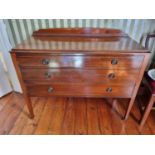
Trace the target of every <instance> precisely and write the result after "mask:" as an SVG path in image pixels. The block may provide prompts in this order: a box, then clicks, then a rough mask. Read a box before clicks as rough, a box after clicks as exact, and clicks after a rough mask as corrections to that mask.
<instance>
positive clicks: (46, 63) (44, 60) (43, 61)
mask: <svg viewBox="0 0 155 155" xmlns="http://www.w3.org/2000/svg"><path fill="white" fill-rule="evenodd" d="M49 62H50V61H49V59H43V60H42V64H43V65H48V64H49Z"/></svg>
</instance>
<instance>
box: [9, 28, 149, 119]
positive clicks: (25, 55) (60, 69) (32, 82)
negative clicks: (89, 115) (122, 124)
mask: <svg viewBox="0 0 155 155" xmlns="http://www.w3.org/2000/svg"><path fill="white" fill-rule="evenodd" d="M11 56H12V59H13V62H14V65H15V68H16V71H17V74H18V77H19V81H20V84H21V87H22V89H23V94H24V96H25V99H26V103H27V105H28V109H29V111H30V117H31V118H33V117H34V114H33V109H32V104H31V101H30V97H31V96H65V97H66V96H67V97H110V98H114V99H117V98H130V102H129V106H128V109H127V111H126V114H125V119H127V118H128V116H129V113H130V111H131V108H132V106H133V103H134V100H135V97H136V94H137V91H138V88H139V85H140V83H141V80H142V77H143V74H144V71H145V68H146V66H147V63H148V59H149V51H148V50H147V49H145V48H143V47H142V46H140V45H139V44H138V43H136V42H135V41H134V40H132V39H131V38H129V37H128V35H127V34H125V33H123V32H122V31H120V30H116V29H99V28H97V29H95V28H73V29H65V28H57V29H40V30H38V31H35V32H34V33H33V36H32V37H30V38H29V39H28V40H26V41H24V42H23V43H21V44H20V45H17V46H16V47H15V48H14V49H12V51H11Z"/></svg>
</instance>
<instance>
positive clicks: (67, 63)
mask: <svg viewBox="0 0 155 155" xmlns="http://www.w3.org/2000/svg"><path fill="white" fill-rule="evenodd" d="M17 61H18V63H19V65H20V66H22V67H44V68H103V69H116V68H120V69H130V68H132V69H137V68H140V67H141V64H142V61H143V56H141V55H138V56H132V55H125V56H117V55H113V56H83V55H79V56H78V55H64V56H49V55H47V56H46V55H45V56H37V55H36V56H19V57H18V56H17Z"/></svg>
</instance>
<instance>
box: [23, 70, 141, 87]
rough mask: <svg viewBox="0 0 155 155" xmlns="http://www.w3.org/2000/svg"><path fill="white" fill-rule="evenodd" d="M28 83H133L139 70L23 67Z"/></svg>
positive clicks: (24, 77) (24, 76)
mask: <svg viewBox="0 0 155 155" xmlns="http://www.w3.org/2000/svg"><path fill="white" fill-rule="evenodd" d="M21 72H22V75H23V79H24V81H25V82H26V83H32V84H35V83H37V82H38V83H41V82H42V83H48V82H57V83H63V82H65V83H67V82H73V83H107V84H119V85H124V84H125V85H133V84H135V82H136V79H137V76H138V74H139V70H137V69H135V70H116V69H114V70H102V69H96V70H95V69H34V68H33V69H32V68H23V69H21Z"/></svg>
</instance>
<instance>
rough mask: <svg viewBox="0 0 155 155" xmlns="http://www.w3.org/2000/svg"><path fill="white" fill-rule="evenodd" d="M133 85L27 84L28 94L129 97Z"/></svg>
mask: <svg viewBox="0 0 155 155" xmlns="http://www.w3.org/2000/svg"><path fill="white" fill-rule="evenodd" d="M133 88H134V86H115V85H105V84H91V85H86V84H69V83H68V84H67V83H66V84H56V83H53V84H49V85H27V89H28V94H29V95H30V96H72V97H80V96H81V97H117V98H119V97H120V98H121V97H123V98H129V97H131V95H132V90H133Z"/></svg>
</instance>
